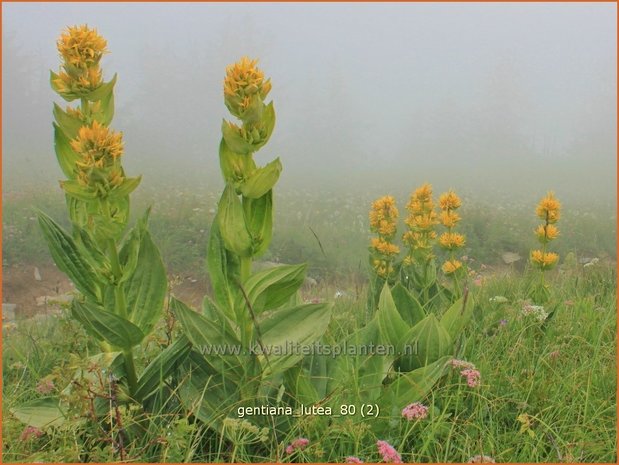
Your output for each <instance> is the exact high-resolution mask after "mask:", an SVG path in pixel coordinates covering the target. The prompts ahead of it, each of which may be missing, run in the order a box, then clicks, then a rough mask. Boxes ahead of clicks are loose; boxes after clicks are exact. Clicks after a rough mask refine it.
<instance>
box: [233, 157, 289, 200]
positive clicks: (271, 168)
mask: <svg viewBox="0 0 619 465" xmlns="http://www.w3.org/2000/svg"><path fill="white" fill-rule="evenodd" d="M281 172H282V163H281V161H279V158H276V159H275V160H273V161H272V162H271V163H269V164H267V165H266V166H264V167H262V168H257V169H256V170H255V171H254V172H252V173H251V174H250V175H249V177H248V178H247V179H246V180H245V182H244V183H243V184H241V193H242V194H243V196H244V197H248V198H250V199H258V198H260V197H262V196H263V195H265V194H266V193H267V192H269V191H270V190H271V189H273V186H275V183H277V180H278V179H279V175H280V173H281Z"/></svg>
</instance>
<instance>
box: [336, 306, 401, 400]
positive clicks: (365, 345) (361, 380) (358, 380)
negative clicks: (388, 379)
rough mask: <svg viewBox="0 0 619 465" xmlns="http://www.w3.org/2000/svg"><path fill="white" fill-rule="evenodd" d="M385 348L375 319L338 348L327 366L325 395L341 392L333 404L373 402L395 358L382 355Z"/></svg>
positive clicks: (392, 355) (380, 390) (385, 345)
mask: <svg viewBox="0 0 619 465" xmlns="http://www.w3.org/2000/svg"><path fill="white" fill-rule="evenodd" d="M387 347H388V343H387V342H386V341H384V340H383V339H382V337H381V333H380V330H379V327H378V322H377V318H376V317H375V318H373V319H372V320H371V321H370V322H369V323H368V324H367V325H366V326H364V327H363V328H361V329H359V330H357V331H355V332H354V333H352V334H351V335H350V336H349V337H348V338H346V339H345V341H344V342H343V343H342V344H341V345H340V347H339V354H338V355H337V356H336V357H334V358H333V361H332V362H331V363H330V365H329V380H328V386H327V392H334V391H337V392H341V394H340V396H338V397H337V402H346V403H359V402H366V401H367V402H369V401H374V400H376V399H377V398H378V397H379V396H380V393H381V392H382V389H383V381H384V379H385V376H386V375H387V373H388V372H389V369H390V367H391V365H392V363H393V359H394V356H395V355H394V354H388V353H385V351H384V350H386V349H387ZM379 351H380V352H379Z"/></svg>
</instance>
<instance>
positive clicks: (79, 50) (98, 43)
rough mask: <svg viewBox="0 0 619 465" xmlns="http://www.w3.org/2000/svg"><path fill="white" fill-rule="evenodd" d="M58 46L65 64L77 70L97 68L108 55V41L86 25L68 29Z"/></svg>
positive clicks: (59, 40)
mask: <svg viewBox="0 0 619 465" xmlns="http://www.w3.org/2000/svg"><path fill="white" fill-rule="evenodd" d="M56 45H57V48H58V52H59V53H60V56H61V57H62V59H63V60H64V61H65V63H66V64H69V65H71V66H74V67H75V68H82V69H86V68H91V67H93V66H96V65H97V64H98V63H99V60H101V57H102V56H103V54H104V53H107V48H106V47H107V41H106V40H105V39H104V38H103V37H101V36H100V35H99V34H98V33H97V31H96V29H89V28H88V26H86V25H83V26H73V27H68V28H67V30H66V31H65V32H64V33H63V34H61V36H60V39H58V42H57V43H56Z"/></svg>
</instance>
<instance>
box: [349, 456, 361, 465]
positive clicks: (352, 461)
mask: <svg viewBox="0 0 619 465" xmlns="http://www.w3.org/2000/svg"><path fill="white" fill-rule="evenodd" d="M346 463H364V462H363V460H361V459H360V458H359V457H354V456H352V455H351V456H349V457H346Z"/></svg>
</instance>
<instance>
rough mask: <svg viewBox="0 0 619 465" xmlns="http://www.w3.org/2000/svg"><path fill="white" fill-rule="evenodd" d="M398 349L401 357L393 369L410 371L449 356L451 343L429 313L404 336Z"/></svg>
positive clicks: (432, 314) (449, 338) (451, 348)
mask: <svg viewBox="0 0 619 465" xmlns="http://www.w3.org/2000/svg"><path fill="white" fill-rule="evenodd" d="M398 348H399V351H400V352H402V353H403V355H402V356H401V357H400V358H398V359H397V360H396V362H395V367H396V368H397V369H398V370H400V371H412V370H415V369H417V368H420V367H423V366H425V365H427V364H429V363H433V362H435V361H436V360H438V359H440V358H441V357H444V356H446V355H448V354H450V353H451V352H452V351H453V341H452V339H451V337H450V336H449V333H448V332H447V331H446V330H445V328H443V326H442V325H441V324H440V323H439V321H438V320H437V319H436V316H434V313H431V314H429V315H428V316H427V317H425V318H424V319H423V320H422V321H420V322H419V323H417V324H416V325H415V326H413V327H412V328H411V329H410V330H409V331H407V332H406V333H405V334H404V336H403V337H402V339H401V341H400V343H399V344H398Z"/></svg>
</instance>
